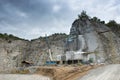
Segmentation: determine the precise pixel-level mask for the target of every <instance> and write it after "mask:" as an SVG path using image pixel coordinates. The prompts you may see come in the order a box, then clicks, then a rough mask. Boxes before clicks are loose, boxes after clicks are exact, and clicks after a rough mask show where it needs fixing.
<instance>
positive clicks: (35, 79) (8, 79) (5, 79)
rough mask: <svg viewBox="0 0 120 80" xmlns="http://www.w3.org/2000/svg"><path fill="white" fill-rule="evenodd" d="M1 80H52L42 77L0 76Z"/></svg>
mask: <svg viewBox="0 0 120 80" xmlns="http://www.w3.org/2000/svg"><path fill="white" fill-rule="evenodd" d="M0 80H51V79H50V78H48V77H44V76H40V75H27V74H24V75H22V74H0Z"/></svg>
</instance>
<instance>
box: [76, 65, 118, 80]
mask: <svg viewBox="0 0 120 80" xmlns="http://www.w3.org/2000/svg"><path fill="white" fill-rule="evenodd" d="M77 80H120V64H112V65H107V66H103V67H99V68H97V69H94V70H91V71H89V72H88V74H87V75H85V76H84V77H82V78H81V79H77Z"/></svg>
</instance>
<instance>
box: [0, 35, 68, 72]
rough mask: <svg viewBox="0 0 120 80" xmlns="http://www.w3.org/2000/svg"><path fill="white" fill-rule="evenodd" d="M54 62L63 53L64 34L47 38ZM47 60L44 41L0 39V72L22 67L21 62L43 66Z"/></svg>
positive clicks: (46, 47) (46, 46) (43, 39)
mask: <svg viewBox="0 0 120 80" xmlns="http://www.w3.org/2000/svg"><path fill="white" fill-rule="evenodd" d="M48 38H49V44H50V48H51V50H52V54H53V56H52V57H54V60H57V59H56V56H57V55H58V54H63V53H64V39H65V38H66V35H65V34H55V35H52V36H48ZM46 60H49V56H48V45H47V43H46V39H45V38H42V39H40V38H39V39H35V40H32V41H27V40H19V39H18V40H14V39H7V40H6V39H3V38H0V72H2V71H8V70H11V69H14V68H17V67H22V66H24V64H23V63H22V61H27V62H29V63H33V65H36V66H39V65H44V64H45V62H46Z"/></svg>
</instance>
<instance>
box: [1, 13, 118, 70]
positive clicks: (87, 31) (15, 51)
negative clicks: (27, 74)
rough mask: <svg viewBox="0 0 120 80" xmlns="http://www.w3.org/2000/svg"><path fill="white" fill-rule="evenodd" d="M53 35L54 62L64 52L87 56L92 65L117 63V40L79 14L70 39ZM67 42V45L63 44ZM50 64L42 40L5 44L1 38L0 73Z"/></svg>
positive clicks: (51, 37) (50, 41) (98, 25)
mask: <svg viewBox="0 0 120 80" xmlns="http://www.w3.org/2000/svg"><path fill="white" fill-rule="evenodd" d="M67 37H68V36H67V35H65V34H54V35H52V36H49V37H48V39H49V46H50V48H51V50H52V55H53V57H54V60H55V61H57V59H58V58H57V57H56V56H57V55H58V57H59V55H61V54H64V53H65V52H64V51H79V52H87V53H89V54H91V55H89V57H92V58H93V59H94V62H106V63H119V62H120V58H119V57H120V38H119V37H118V36H117V35H116V34H114V32H113V31H112V30H111V29H110V28H108V27H107V26H105V24H102V23H100V22H97V21H93V20H91V19H90V18H89V17H88V16H86V14H81V16H80V17H79V19H76V20H75V21H74V22H73V24H72V27H71V29H70V35H69V37H68V38H67ZM66 40H67V41H68V42H69V43H66ZM46 60H49V56H48V45H47V43H46V39H45V38H38V39H35V40H32V41H26V40H21V39H20V40H19V39H18V40H12V39H7V40H4V39H2V38H0V71H4V70H10V69H13V68H16V67H21V66H23V64H22V63H21V62H22V61H28V62H30V63H33V65H37V66H38V65H44V63H45V61H46Z"/></svg>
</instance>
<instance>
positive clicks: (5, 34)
mask: <svg viewBox="0 0 120 80" xmlns="http://www.w3.org/2000/svg"><path fill="white" fill-rule="evenodd" d="M0 38H2V39H5V40H10V39H12V40H24V39H21V38H19V37H16V36H14V35H12V34H7V33H4V34H2V33H0Z"/></svg>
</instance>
